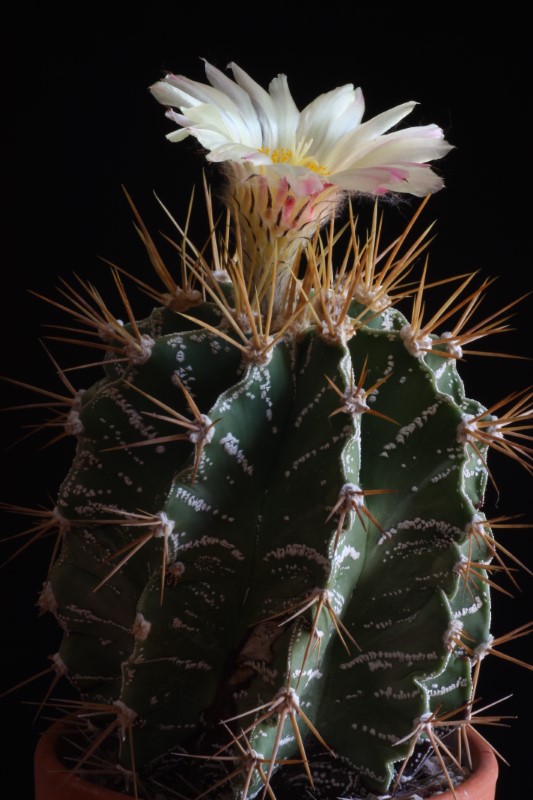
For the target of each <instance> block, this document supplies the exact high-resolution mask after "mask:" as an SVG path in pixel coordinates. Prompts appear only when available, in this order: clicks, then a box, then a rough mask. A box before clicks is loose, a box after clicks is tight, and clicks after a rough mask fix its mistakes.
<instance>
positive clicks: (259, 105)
mask: <svg viewBox="0 0 533 800" xmlns="http://www.w3.org/2000/svg"><path fill="white" fill-rule="evenodd" d="M228 66H229V68H230V69H231V70H232V72H233V75H234V77H235V80H236V82H237V83H238V84H239V86H242V88H243V89H244V90H245V91H246V92H248V94H249V96H250V100H251V102H252V105H253V107H254V108H255V112H256V114H257V117H258V119H259V123H260V125H261V130H262V131H263V146H264V147H268V148H271V149H272V148H275V147H277V142H278V126H277V115H276V109H275V107H274V103H273V101H272V98H271V97H270V95H269V94H268V92H266V91H265V90H264V89H263V87H262V86H259V84H258V83H256V82H255V81H254V80H253V79H252V78H250V76H249V75H248V73H246V72H245V71H244V70H243V69H241V68H240V67H239V66H237V64H235V63H234V62H233V61H232V62H231V63H230V64H228Z"/></svg>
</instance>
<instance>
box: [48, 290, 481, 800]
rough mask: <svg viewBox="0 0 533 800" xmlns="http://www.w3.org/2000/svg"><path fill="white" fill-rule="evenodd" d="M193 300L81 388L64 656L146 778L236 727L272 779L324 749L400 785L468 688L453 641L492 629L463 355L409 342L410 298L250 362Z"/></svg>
mask: <svg viewBox="0 0 533 800" xmlns="http://www.w3.org/2000/svg"><path fill="white" fill-rule="evenodd" d="M226 294H227V295H228V296H231V293H228V292H227V289H226ZM360 309H361V307H360V306H358V305H357V304H353V305H352V307H351V313H352V314H354V316H356V317H357V315H359V316H360V315H361V310H360ZM187 314H188V316H187V319H186V318H185V317H183V316H182V315H180V314H174V313H173V312H169V311H168V310H167V311H165V310H162V309H161V310H159V311H156V312H154V313H153V314H152V315H151V318H150V319H149V320H147V321H145V322H143V323H139V325H138V328H139V331H143V332H144V335H146V336H149V337H150V342H151V344H150V348H149V352H148V353H147V355H146V357H145V358H143V359H142V361H141V362H139V361H137V362H135V361H134V360H131V361H130V363H129V364H128V365H124V364H123V363H120V362H119V363H118V364H116V365H115V364H110V365H109V367H106V371H107V377H105V378H104V379H102V380H101V381H99V382H98V383H97V384H96V385H95V386H93V387H92V388H91V389H90V390H88V391H87V392H86V393H85V394H84V395H83V397H82V404H81V410H80V412H79V421H80V423H81V426H80V428H79V431H78V444H77V452H76V457H75V459H74V463H73V466H72V468H71V471H70V472H69V474H68V476H67V477H66V479H65V481H64V483H63V486H62V488H61V491H60V493H59V498H58V502H57V509H58V512H59V514H60V516H61V519H62V520H63V525H64V526H65V527H66V534H65V536H64V544H63V548H62V551H61V554H60V557H59V558H58V560H57V562H56V564H55V565H54V567H53V569H52V572H51V575H50V578H49V583H48V584H47V585H46V587H45V590H44V592H43V598H44V599H43V601H42V605H43V606H45V607H47V608H50V609H51V610H53V611H54V613H55V614H56V616H57V617H58V619H59V620H60V622H61V625H62V626H63V628H64V631H65V637H64V640H63V644H62V646H61V648H60V653H59V656H60V663H61V664H62V665H63V667H64V668H65V669H66V670H67V672H68V675H69V677H70V679H71V680H72V681H73V682H74V683H75V684H76V685H77V686H78V687H79V688H80V690H81V692H82V694H83V695H84V696H85V697H86V698H90V699H91V700H93V701H98V702H101V703H104V704H115V705H116V708H117V709H118V712H120V714H121V715H122V720H124V719H128V720H130V721H133V726H132V728H131V735H132V737H133V745H134V748H133V749H134V753H135V764H136V768H137V769H139V770H140V772H141V774H143V770H145V769H146V768H147V766H148V765H149V764H150V763H151V762H154V761H157V759H158V758H159V757H161V756H162V755H164V754H166V753H168V752H170V751H172V750H176V749H177V748H178V749H180V748H181V749H182V750H183V751H188V752H191V753H193V754H195V755H201V754H205V755H209V752H208V753H204V750H205V748H209V747H211V748H212V749H213V748H217V747H223V748H224V747H229V746H231V749H229V750H228V752H231V753H233V754H235V752H236V753H237V754H238V753H239V752H240V751H239V750H236V743H235V738H236V739H237V742H238V743H239V744H240V745H241V747H243V746H244V747H245V748H247V747H250V748H251V752H253V753H255V754H260V757H261V759H263V762H262V763H263V765H264V766H263V768H262V769H263V778H264V777H265V774H266V773H268V780H270V778H271V777H275V773H276V772H277V771H278V770H279V769H286V770H291V769H292V770H294V771H295V774H296V773H297V772H298V769H300V771H301V769H302V766H301V762H302V761H304V760H305V758H306V756H305V755H304V753H305V750H304V747H305V746H306V745H307V746H309V743H310V742H313V741H314V742H315V745H316V747H318V749H319V750H320V751H321V752H322V753H324V752H326V751H327V750H330V751H332V752H333V753H335V754H337V755H338V756H341V757H342V759H343V763H346V764H350V765H351V768H352V770H353V769H355V770H357V772H358V773H359V774H360V775H361V776H362V778H363V780H364V782H365V783H366V785H367V786H369V787H371V788H372V789H374V790H379V791H386V790H387V789H388V788H389V786H390V784H391V780H392V776H393V768H394V764H395V763H397V762H398V761H401V759H402V758H404V757H405V755H406V753H407V752H408V750H409V746H410V740H409V734H410V733H411V731H412V730H413V728H414V726H415V724H416V720H418V719H420V718H421V717H423V715H424V714H427V713H430V712H432V711H435V710H436V709H439V710H443V709H444V710H453V709H454V708H457V707H460V706H461V705H462V704H463V703H465V702H467V701H468V700H469V698H470V692H471V682H470V663H469V661H468V659H466V658H465V653H464V651H461V649H460V648H458V647H457V646H456V645H455V644H454V642H453V636H452V634H453V632H454V631H455V630H458V629H459V628H460V626H461V624H462V625H463V626H464V629H465V630H467V631H468V634H469V636H471V637H472V640H473V641H475V642H479V643H482V642H485V641H487V639H488V636H489V599H488V593H487V588H486V585H485V583H484V582H483V581H482V580H481V579H479V580H478V579H475V580H474V579H470V580H469V581H468V582H467V581H465V580H464V579H463V578H461V575H460V565H461V560H462V559H463V560H464V558H465V557H467V556H468V557H472V553H471V552H470V551H469V547H471V545H470V540H469V537H468V535H467V530H468V526H469V525H470V524H471V523H472V521H473V520H474V518H475V515H476V506H477V505H478V504H479V503H480V501H481V499H482V496H483V491H484V488H485V482H486V469H485V467H484V465H483V455H484V451H482V452H480V451H479V450H478V452H477V453H475V452H474V451H473V450H472V448H471V447H470V446H469V445H468V442H465V441H462V440H461V435H460V430H461V426H462V425H463V424H464V420H465V415H466V414H470V415H472V414H479V413H481V412H483V408H482V407H481V406H479V405H478V404H477V403H473V402H472V401H470V400H467V399H465V397H464V392H463V388H462V383H461V381H460V379H459V377H458V375H457V371H456V367H455V361H454V359H445V358H441V357H439V356H438V355H430V356H429V357H424V356H422V355H416V354H412V353H411V352H409V350H408V348H407V347H406V345H405V341H404V337H403V336H402V329H403V327H404V326H405V325H406V324H407V321H406V320H405V318H404V317H403V316H402V315H401V314H400V313H399V312H398V311H392V312H391V311H390V309H387V310H385V311H383V312H382V313H380V314H377V315H376V314H372V315H371V319H370V320H369V323H368V324H366V325H365V324H363V323H358V325H357V328H356V330H355V333H354V334H353V335H351V336H348V337H345V336H339V337H338V338H337V339H334V340H331V337H328V336H327V335H324V331H323V326H322V327H321V326H320V325H318V324H313V323H312V322H311V324H309V325H307V326H305V328H302V327H300V328H298V329H297V330H294V331H291V330H289V329H288V330H287V331H285V333H284V334H283V336H281V337H279V339H278V341H277V342H276V343H274V344H273V345H272V346H271V347H270V348H269V349H268V351H267V355H266V357H263V358H260V359H256V360H255V361H254V359H251V360H249V359H248V360H247V359H246V358H245V357H243V353H242V349H240V348H239V347H238V346H237V345H232V344H231V342H229V341H228V339H227V337H224V336H220V335H218V334H217V332H216V329H215V326H216V325H221V321H220V316H221V314H220V312H219V311H218V310H217V308H216V307H213V305H212V304H209V303H205V304H204V305H197V306H196V307H195V308H193V309H191V311H190V312H187ZM189 315H190V316H191V317H196V318H197V319H198V320H199V321H198V322H197V323H194V322H191V321H190V319H189ZM349 319H350V318H347V321H349ZM200 320H204V321H205V320H207V321H208V322H209V325H210V326H212V327H208V328H205V327H203V325H202V322H201V321H200ZM173 321H175V330H172V323H173ZM223 329H224V325H222V327H221V329H220V330H221V331H222V330H223ZM363 365H366V368H365V371H366V376H365V385H366V387H369V386H375V387H376V388H375V389H374V391H372V392H370V393H369V394H368V396H365V395H364V391H363V389H364V387H358V386H357V383H356V377H357V376H358V375H359V374H360V372H361V369H362V367H363ZM176 376H177V377H176ZM184 387H185V388H186V389H187V391H188V392H190V394H191V396H192V397H193V398H194V402H195V403H196V405H197V407H198V409H199V410H200V411H201V414H202V415H204V416H203V419H204V421H205V428H204V429H203V433H198V432H197V433H196V438H195V435H194V433H193V432H191V430H192V429H191V430H189V433H188V436H187V437H186V438H185V440H184V438H183V436H179V434H182V433H183V429H181V428H180V429H176V426H175V425H173V424H172V418H171V417H170V416H169V413H168V410H175V411H176V412H177V413H179V414H182V415H187V414H188V415H189V418H190V416H191V415H190V408H188V404H187V399H186V395H185V393H184ZM162 404H164V406H165V407H166V408H167V412H165V411H164V410H162V409H163V405H162ZM371 412H372V413H371ZM374 412H375V413H374ZM206 430H208V432H206ZM176 431H177V433H178V437H177V438H176ZM141 540H142V541H141ZM126 555H130V557H128V558H126ZM475 555H476V558H477V560H478V561H482V560H483V558H487V553H486V552H484V553H483V552H478V553H476V554H475ZM121 560H122V561H123V562H124V563H122V564H121V566H120V568H119V569H116V570H113V567H114V565H115V564H118V563H119V562H120V561H121ZM95 589H96V591H95ZM469 641H470V640H469ZM118 712H117V713H118ZM234 718H237V720H236V721H235V722H231V720H233V719H234ZM220 720H229V722H228V723H227V725H228V727H227V728H226V727H225V726H224V725H221V724H220ZM230 729H231V730H233V734H232V733H230ZM243 732H244V733H243ZM232 737H234V738H233V740H232ZM245 741H246V744H244V743H245ZM304 743H305V744H304ZM398 743H399V744H398ZM256 757H257V758H259V755H257V756H256ZM121 758H122V760H123V763H124V765H125V766H128V767H131V763H130V750H129V749H128V748H123V753H122V756H121ZM291 759H292V760H296V761H299V762H300V767H298V766H297V765H296V766H287V767H283V766H280V764H282V762H284V761H286V760H291ZM304 766H305V765H304ZM311 770H312V764H311ZM270 773H274V776H271V775H270ZM201 774H202V767H201V766H200V767H199V772H198V774H197V775H196V781H197V782H199V785H203V784H202V779H201V778H200V775H201ZM243 774H244V775H245V774H246V773H243ZM335 774H337V772H336V773H335ZM263 778H261V775H260V774H259V770H256V771H255V772H254V774H253V775H252V777H251V778H250V781H249V785H248V786H247V793H248V796H249V797H253V796H256V795H257V794H258V793H260V792H261V791H262V790H263V789H264V780H263ZM341 782H342V781H341ZM326 783H327V781H326ZM233 784H234V791H235V792H236V793H237V794H238V793H239V791H240V789H239V785H240V786H241V789H242V786H243V784H244V777H243V776H242V775H241V776H240V777H239V776H237V777H236V778H235V779H234V781H233ZM206 788H209V786H204V790H205V789H206Z"/></svg>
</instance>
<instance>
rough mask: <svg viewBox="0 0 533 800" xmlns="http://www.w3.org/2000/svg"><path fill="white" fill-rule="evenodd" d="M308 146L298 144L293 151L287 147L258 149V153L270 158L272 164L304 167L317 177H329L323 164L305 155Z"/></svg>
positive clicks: (306, 143)
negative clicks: (317, 175) (316, 174)
mask: <svg viewBox="0 0 533 800" xmlns="http://www.w3.org/2000/svg"><path fill="white" fill-rule="evenodd" d="M310 144H311V143H310V142H305V143H300V144H299V145H297V147H296V150H294V151H293V150H291V149H290V148H289V147H276V148H275V149H274V150H272V149H271V148H270V147H260V148H259V152H260V153H263V154H264V155H265V156H270V158H271V159H272V163H273V164H293V165H294V166H297V167H306V168H307V169H310V170H311V171H312V172H316V173H318V174H319V175H330V174H331V170H328V168H327V167H326V166H324V165H323V164H319V163H318V161H316V160H315V159H314V158H311V156H306V155H305V154H306V153H307V151H308V149H309V145H310Z"/></svg>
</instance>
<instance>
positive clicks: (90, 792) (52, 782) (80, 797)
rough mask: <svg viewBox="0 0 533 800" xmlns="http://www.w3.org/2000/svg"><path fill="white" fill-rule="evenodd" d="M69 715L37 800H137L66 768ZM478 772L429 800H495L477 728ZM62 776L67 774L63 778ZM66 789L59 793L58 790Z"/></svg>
mask: <svg viewBox="0 0 533 800" xmlns="http://www.w3.org/2000/svg"><path fill="white" fill-rule="evenodd" d="M68 720H69V717H65V718H64V719H59V720H57V721H56V722H54V723H53V724H52V725H51V726H50V728H48V730H47V731H45V732H44V733H43V734H42V735H41V737H40V739H39V742H38V743H37V747H36V750H35V791H36V800H56V798H57V800H97V798H100V800H135V798H134V797H133V795H129V794H123V793H121V792H116V791H114V790H113V789H108V788H106V787H105V786H102V785H100V784H96V783H92V782H91V781H89V780H86V779H85V778H81V777H80V776H79V775H72V773H71V772H69V771H68V770H66V768H65V765H64V764H63V762H62V761H61V760H60V758H59V756H58V753H57V744H58V742H59V740H60V739H61V737H62V736H63V734H64V733H65V730H66V728H65V725H66V723H67V722H68ZM468 741H469V744H470V747H471V753H472V760H473V765H474V771H473V772H472V774H471V775H470V776H469V777H468V778H467V779H466V780H465V781H464V782H463V783H461V784H460V785H459V786H457V788H456V790H455V796H454V795H453V793H452V792H451V791H450V790H449V789H448V790H446V791H445V792H442V793H440V794H436V795H432V796H431V797H430V798H427V800H462V799H463V798H464V800H466V798H468V799H469V800H476V798H479V800H494V797H495V791H496V780H497V778H498V760H497V758H496V756H495V754H494V751H493V750H492V748H491V746H490V745H489V743H488V742H487V740H486V739H485V738H484V737H483V736H481V734H479V733H478V732H477V731H473V730H470V731H469V732H468ZM59 775H63V776H64V780H63V781H62V780H61V778H60V777H58V776H59ZM59 791H62V794H61V795H59V794H58V792H59Z"/></svg>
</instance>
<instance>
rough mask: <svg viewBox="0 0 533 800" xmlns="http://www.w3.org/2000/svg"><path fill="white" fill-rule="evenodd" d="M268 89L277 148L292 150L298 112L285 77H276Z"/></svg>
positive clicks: (298, 118)
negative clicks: (272, 108)
mask: <svg viewBox="0 0 533 800" xmlns="http://www.w3.org/2000/svg"><path fill="white" fill-rule="evenodd" d="M268 89H269V92H270V96H271V98H272V100H273V102H274V108H275V111H276V124H277V129H278V146H281V147H289V148H292V147H294V146H295V136H296V130H297V128H298V122H299V120H300V112H299V111H298V108H297V107H296V103H295V102H294V100H293V99H292V95H291V93H290V91H289V85H288V83H287V76H286V75H278V76H277V77H276V78H274V79H273V80H272V81H271V82H270V86H269V87H268Z"/></svg>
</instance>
